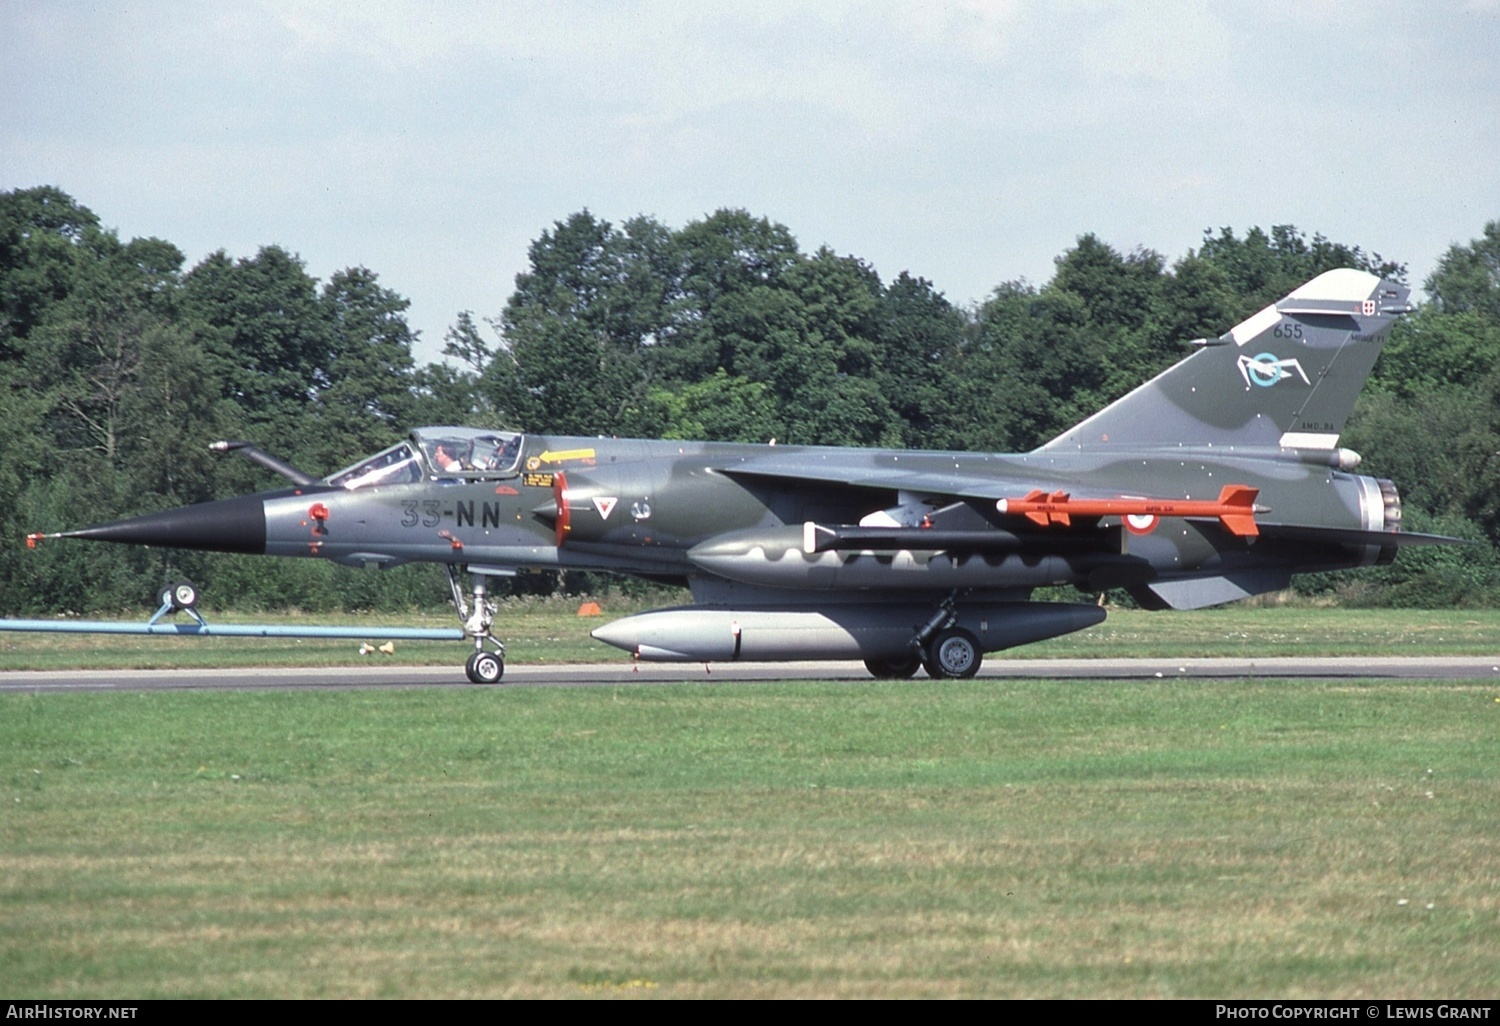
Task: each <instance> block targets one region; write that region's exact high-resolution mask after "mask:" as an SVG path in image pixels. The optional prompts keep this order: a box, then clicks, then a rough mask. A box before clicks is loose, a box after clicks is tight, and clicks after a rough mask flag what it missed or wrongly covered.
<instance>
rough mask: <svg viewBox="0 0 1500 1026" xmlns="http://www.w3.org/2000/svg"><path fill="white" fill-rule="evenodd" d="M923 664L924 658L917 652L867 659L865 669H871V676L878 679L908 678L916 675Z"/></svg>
mask: <svg viewBox="0 0 1500 1026" xmlns="http://www.w3.org/2000/svg"><path fill="white" fill-rule="evenodd" d="M921 665H922V658H921V656H919V655H917V654H916V653H915V652H911V653H908V654H906V655H898V656H885V657H884V658H880V659H866V660H865V669H867V670H869V671H870V676H872V677H874V678H875V679H876V680H906V679H907V678H909V677H914V676H916V673H917V669H918V668H919V667H920V666H921Z"/></svg>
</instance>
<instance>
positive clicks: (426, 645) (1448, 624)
mask: <svg viewBox="0 0 1500 1026" xmlns="http://www.w3.org/2000/svg"><path fill="white" fill-rule="evenodd" d="M580 601H581V600H578V599H567V600H561V599H541V600H532V601H515V602H508V603H506V604H504V605H503V606H502V608H501V611H500V614H499V616H498V618H497V624H498V626H497V632H498V634H499V635H500V637H501V638H503V639H504V641H505V643H506V647H507V659H508V660H509V661H511V662H513V663H518V664H520V663H564V662H607V661H610V660H623V659H625V658H626V656H625V655H624V653H622V652H620V651H618V650H617V649H613V648H610V647H609V646H607V645H603V644H601V643H599V642H597V641H594V640H593V639H592V638H590V637H589V631H590V630H591V629H593V628H594V627H596V626H598V625H599V624H601V623H604V622H606V621H607V620H609V619H613V618H615V617H619V616H625V615H627V614H629V613H634V612H639V611H640V610H641V609H642V608H645V606H644V605H642V604H641V603H639V602H632V601H628V600H621V599H613V600H611V599H606V600H605V601H604V603H603V605H604V614H603V617H602V618H599V617H580V616H579V615H578V606H579V604H580ZM147 615H148V614H147V613H144V612H142V613H141V614H140V615H139V617H137V618H127V619H137V620H138V621H139V622H145V620H146V618H147ZM205 615H206V616H207V619H208V621H209V622H210V623H234V622H257V623H259V622H272V623H278V622H279V623H299V622H300V623H306V622H309V621H310V620H315V621H316V622H318V623H338V624H364V625H398V626H412V627H452V626H455V624H456V621H455V620H454V618H453V616H452V614H451V613H446V614H440V613H434V612H425V613H411V614H408V615H405V616H396V615H391V614H379V615H367V616H366V615H329V616H318V617H315V618H310V617H308V616H304V615H297V614H292V615H282V616H270V615H235V614H226V615H215V614H214V613H212V612H208V613H206V614H205ZM370 640H371V641H378V640H379V631H378V629H372V630H371V632H370ZM359 646H360V642H359V641H357V640H336V641H320V640H311V639H302V640H298V639H269V638H158V637H128V636H119V637H116V636H107V637H106V636H98V635H86V634H72V635H65V634H18V633H0V671H3V670H62V669H75V668H101V667H115V668H122V669H167V668H171V667H186V668H196V667H211V666H214V667H217V666H353V665H362V664H364V663H367V662H369V661H370V660H371V659H382V660H387V661H390V662H393V663H399V664H407V665H454V664H456V663H459V662H462V660H463V657H464V653H465V651H466V649H467V645H466V644H464V643H460V642H448V643H434V642H397V643H396V654H395V655H394V656H392V657H384V656H378V655H376V656H361V655H360V654H359ZM1493 653H1500V610H1494V609H1465V610H1437V611H1433V610H1410V609H1403V610H1385V609H1381V610H1373V609H1360V610H1353V609H1336V608H1328V607H1316V606H1280V607H1278V606H1261V607H1247V606H1231V607H1226V608H1222V609H1207V610H1200V611H1196V612H1189V613H1175V612H1162V613H1147V612H1143V611H1141V610H1134V609H1115V610H1111V611H1110V615H1109V619H1108V620H1106V621H1105V622H1104V623H1103V624H1101V625H1099V626H1097V627H1093V628H1090V629H1089V630H1086V631H1080V632H1079V633H1077V634H1070V635H1067V636H1066V637H1062V638H1054V639H1053V640H1051V641H1046V642H1042V643H1041V644H1037V645H1027V646H1023V647H1021V648H1017V649H1013V650H1011V651H1010V652H1008V653H1004V654H1001V655H998V656H993V657H992V658H1007V657H1010V658H1022V659H1026V658H1031V659H1035V658H1046V657H1049V656H1056V657H1063V656H1069V657H1085V658H1088V657H1097V658H1106V657H1148V656H1195V657H1199V658H1205V657H1210V656H1244V657H1256V658H1270V657H1274V656H1298V655H1307V656H1315V655H1316V656H1327V655H1347V656H1356V655H1367V656H1390V655H1413V656H1415V655H1487V654H1493Z"/></svg>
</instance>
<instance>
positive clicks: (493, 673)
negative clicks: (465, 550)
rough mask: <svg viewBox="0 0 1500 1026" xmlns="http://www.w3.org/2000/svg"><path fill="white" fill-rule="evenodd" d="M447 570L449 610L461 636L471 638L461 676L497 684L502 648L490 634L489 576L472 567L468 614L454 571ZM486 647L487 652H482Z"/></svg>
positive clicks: (492, 610)
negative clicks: (455, 614) (471, 646)
mask: <svg viewBox="0 0 1500 1026" xmlns="http://www.w3.org/2000/svg"><path fill="white" fill-rule="evenodd" d="M444 569H446V570H447V571H448V589H449V591H450V592H452V595H453V608H454V609H455V610H456V611H457V612H458V618H459V619H460V620H462V621H463V624H464V633H465V634H467V635H469V637H471V638H473V639H474V654H473V655H471V656H469V659H468V661H467V662H466V663H464V673H466V674H467V675H468V677H469V680H471V681H473V682H474V683H475V684H498V683H500V678H501V677H503V676H505V645H504V644H503V643H502V642H501V641H500V639H499V638H497V637H495V636H494V635H493V634H491V633H490V627H491V626H492V625H493V624H494V622H495V604H494V603H493V602H491V601H490V599H489V583H490V577H492V576H495V575H494V574H488V573H482V572H480V571H479V570H476V569H474V568H473V567H470V568H469V576H470V577H471V578H472V579H473V582H474V583H473V596H474V605H473V608H472V611H471V609H470V606H469V603H468V601H467V600H466V599H465V598H464V591H463V588H462V587H461V586H460V585H459V583H458V568H457V567H454V566H448V567H445V568H444ZM486 646H488V648H489V649H490V651H486Z"/></svg>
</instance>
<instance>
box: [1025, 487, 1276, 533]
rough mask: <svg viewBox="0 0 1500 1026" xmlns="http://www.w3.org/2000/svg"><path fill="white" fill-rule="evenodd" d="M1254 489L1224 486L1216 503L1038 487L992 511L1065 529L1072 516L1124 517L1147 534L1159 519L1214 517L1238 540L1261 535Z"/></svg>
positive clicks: (1265, 510)
mask: <svg viewBox="0 0 1500 1026" xmlns="http://www.w3.org/2000/svg"><path fill="white" fill-rule="evenodd" d="M1259 494H1260V490H1259V489H1257V488H1251V487H1249V486H1248V485H1225V486H1224V488H1223V489H1222V490H1221V491H1220V492H1219V498H1218V499H1217V500H1212V501H1209V500H1202V499H1152V498H1118V499H1074V498H1072V497H1071V496H1069V495H1068V493H1067V492H1053V493H1052V494H1050V495H1049V494H1047V493H1046V492H1044V491H1042V490H1041V489H1040V488H1037V489H1034V490H1033V491H1030V492H1028V493H1026V495H1025V497H1024V498H1020V499H1000V500H999V501H997V502H996V503H995V508H996V509H997V510H999V511H1000V512H1001V513H1014V514H1019V515H1021V516H1024V517H1026V519H1028V520H1030V521H1032V522H1033V523H1037V524H1041V525H1042V526H1043V527H1045V526H1048V525H1049V524H1060V525H1062V526H1064V527H1067V526H1068V525H1070V524H1071V523H1072V518H1073V517H1109V516H1118V517H1124V518H1126V526H1127V527H1129V528H1130V529H1131V530H1132V531H1136V532H1137V533H1143V532H1145V531H1150V530H1151V529H1152V528H1153V527H1155V525H1156V520H1157V518H1160V517H1214V518H1215V519H1217V520H1218V521H1219V523H1221V524H1223V525H1224V529H1225V530H1226V531H1228V532H1229V533H1230V534H1233V535H1236V536H1238V537H1241V538H1254V537H1256V536H1258V535H1259V534H1260V529H1259V528H1258V527H1256V525H1255V514H1257V513H1265V512H1268V510H1267V509H1266V507H1264V506H1257V505H1256V504H1255V497H1256V496H1257V495H1259Z"/></svg>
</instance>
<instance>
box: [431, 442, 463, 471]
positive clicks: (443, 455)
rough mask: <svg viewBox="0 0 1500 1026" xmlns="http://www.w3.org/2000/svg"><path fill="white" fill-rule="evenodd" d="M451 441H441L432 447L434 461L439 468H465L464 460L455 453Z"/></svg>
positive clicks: (458, 469) (455, 469)
mask: <svg viewBox="0 0 1500 1026" xmlns="http://www.w3.org/2000/svg"><path fill="white" fill-rule="evenodd" d="M450 444H451V443H449V442H439V443H437V444H436V445H435V446H433V447H432V462H433V463H434V464H435V465H436V466H437V468H438V469H439V470H446V471H449V472H457V471H460V470H463V469H464V464H463V461H462V460H460V459H459V458H458V457H457V456H455V455H454V454H453V451H452V450H451V449H450V448H449V445H450Z"/></svg>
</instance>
